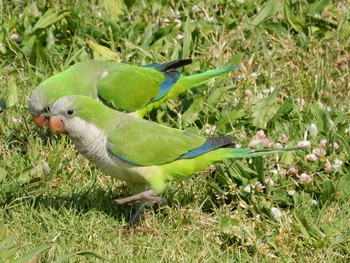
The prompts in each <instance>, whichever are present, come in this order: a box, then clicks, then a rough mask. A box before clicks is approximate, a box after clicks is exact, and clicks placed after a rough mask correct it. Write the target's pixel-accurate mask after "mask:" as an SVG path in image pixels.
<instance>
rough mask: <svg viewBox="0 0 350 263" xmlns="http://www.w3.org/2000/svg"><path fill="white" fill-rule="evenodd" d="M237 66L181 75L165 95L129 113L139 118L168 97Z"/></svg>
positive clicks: (175, 95) (176, 95)
mask: <svg viewBox="0 0 350 263" xmlns="http://www.w3.org/2000/svg"><path fill="white" fill-rule="evenodd" d="M237 67H238V66H237V65H230V66H227V67H224V68H220V69H214V70H209V71H207V72H203V73H199V74H194V75H189V76H185V77H181V78H180V79H179V80H178V81H177V82H176V83H175V85H174V86H173V88H172V89H171V90H170V91H169V93H168V94H167V95H165V96H164V97H162V98H160V99H158V100H155V101H152V102H151V103H149V104H148V105H147V106H146V107H144V108H143V109H140V110H137V111H135V112H133V113H131V115H133V116H135V117H139V118H143V116H145V115H146V114H147V113H148V112H150V111H151V110H152V109H156V108H159V107H160V105H161V104H162V103H163V102H164V101H165V100H167V99H169V98H176V97H178V96H179V95H180V94H181V93H183V92H185V91H186V90H188V89H191V88H194V87H197V86H200V85H202V84H205V83H207V82H208V81H209V80H211V79H212V78H215V77H217V76H220V75H222V74H225V73H227V72H229V71H231V70H234V69H236V68H237Z"/></svg>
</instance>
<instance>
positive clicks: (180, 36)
mask: <svg viewBox="0 0 350 263" xmlns="http://www.w3.org/2000/svg"><path fill="white" fill-rule="evenodd" d="M183 38H184V35H182V34H178V35H177V36H176V37H175V39H176V40H180V39H183Z"/></svg>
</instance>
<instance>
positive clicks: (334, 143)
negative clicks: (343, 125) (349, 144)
mask: <svg viewBox="0 0 350 263" xmlns="http://www.w3.org/2000/svg"><path fill="white" fill-rule="evenodd" d="M331 146H333V148H334V149H336V150H338V149H339V144H338V143H336V142H333V143H332V144H331Z"/></svg>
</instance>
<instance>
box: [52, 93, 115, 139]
mask: <svg viewBox="0 0 350 263" xmlns="http://www.w3.org/2000/svg"><path fill="white" fill-rule="evenodd" d="M50 112H51V116H50V121H49V126H50V130H51V132H52V133H57V132H68V133H69V135H70V136H74V134H77V133H79V132H88V131H89V129H90V128H91V125H93V126H95V127H99V128H103V127H104V125H103V123H104V121H105V119H106V118H107V119H108V118H109V116H113V114H114V113H115V111H114V110H111V109H109V108H108V107H106V106H104V105H102V104H101V103H99V102H98V101H97V100H95V99H92V98H90V97H87V96H82V95H71V96H64V97H62V98H60V99H58V100H57V101H56V102H55V103H54V104H53V105H52V106H51V108H50ZM100 116H104V119H101V117H100Z"/></svg>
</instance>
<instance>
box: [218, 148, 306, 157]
mask: <svg viewBox="0 0 350 263" xmlns="http://www.w3.org/2000/svg"><path fill="white" fill-rule="evenodd" d="M300 149H302V148H300V147H293V148H280V149H277V148H271V149H261V150H256V149H250V148H228V147H226V148H223V150H225V152H226V154H227V155H226V158H253V157H258V156H264V155H268V154H273V153H280V152H288V151H295V150H300Z"/></svg>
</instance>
